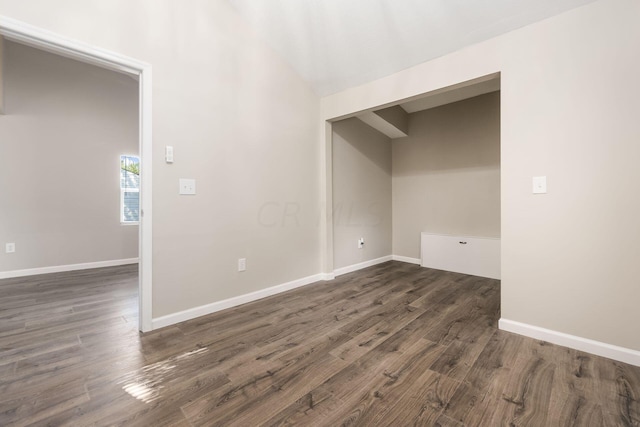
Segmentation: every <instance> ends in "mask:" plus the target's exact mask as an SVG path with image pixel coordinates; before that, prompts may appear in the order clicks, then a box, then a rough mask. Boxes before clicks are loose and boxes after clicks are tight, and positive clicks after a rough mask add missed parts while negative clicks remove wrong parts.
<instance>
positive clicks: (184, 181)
mask: <svg viewBox="0 0 640 427" xmlns="http://www.w3.org/2000/svg"><path fill="white" fill-rule="evenodd" d="M179 181H180V194H196V180H195V179H190V178H180V180H179Z"/></svg>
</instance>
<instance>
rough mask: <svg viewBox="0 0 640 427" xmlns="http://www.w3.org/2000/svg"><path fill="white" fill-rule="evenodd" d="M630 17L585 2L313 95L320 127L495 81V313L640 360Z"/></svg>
mask: <svg viewBox="0 0 640 427" xmlns="http://www.w3.org/2000/svg"><path fill="white" fill-rule="evenodd" d="M639 19H640V2H638V1H635V0H602V1H599V2H595V3H592V4H589V5H587V6H584V7H581V8H578V9H575V10H572V11H569V12H567V13H564V14H562V15H558V16H556V17H554V18H551V19H548V20H545V21H542V22H540V23H537V24H533V25H530V26H527V27H524V28H522V29H519V30H517V31H514V32H511V33H508V34H506V35H503V36H500V37H497V38H494V39H492V40H488V41H486V42H484V43H479V44H477V45H474V46H470V47H468V48H465V49H462V50H460V51H458V52H455V53H452V54H450V55H446V56H443V57H441V58H439V59H436V60H433V61H430V62H427V63H424V64H421V65H419V66H416V67H413V68H410V69H407V70H404V71H402V72H400V73H397V74H394V75H392V76H389V77H386V78H383V79H380V80H377V81H375V82H372V83H369V84H366V85H362V86H359V87H355V88H352V89H349V90H346V91H344V92H341V93H338V94H336V95H333V96H329V97H326V98H323V99H322V117H323V119H332V118H338V117H342V116H344V115H348V114H351V113H353V112H354V111H361V110H365V109H369V108H373V107H376V106H380V105H387V104H389V103H393V102H395V101H397V100H399V99H404V98H407V97H411V96H415V95H417V94H420V93H425V92H429V91H432V90H436V89H438V88H441V87H446V86H450V85H453V84H456V83H458V82H462V81H467V80H471V79H473V78H477V77H479V76H483V75H488V74H491V73H494V72H501V193H502V196H501V197H502V199H501V221H502V222H501V234H502V316H503V318H506V319H510V320H514V321H518V322H522V323H525V324H529V325H534V326H539V327H542V328H547V329H550V330H554V331H559V332H564V333H567V334H571V335H575V336H578V337H584V338H589V339H592V340H596V341H600V342H605V343H609V344H614V345H618V346H622V347H626V348H629V349H634V350H640V334H639V333H638V325H639V324H640V310H638V307H637V306H638V301H640V286H638V285H637V282H638V277H640V263H638V262H637V260H638V259H640V238H639V237H640V222H639V221H638V218H640V191H638V182H640V168H638V165H637V163H638V158H640V144H638V137H639V135H640V120H638V116H639V115H640V79H638V76H639V75H640V49H638V46H639V45H640V26H639V25H638V21H639ZM322 131H324V130H322ZM324 138H325V136H324V135H321V137H320V140H321V141H324ZM537 175H546V176H547V177H548V191H549V192H548V194H546V195H533V194H532V192H531V186H532V185H531V178H532V176H537ZM327 193H329V194H330V191H327Z"/></svg>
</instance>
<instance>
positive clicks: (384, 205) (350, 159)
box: [333, 118, 391, 269]
mask: <svg viewBox="0 0 640 427" xmlns="http://www.w3.org/2000/svg"><path fill="white" fill-rule="evenodd" d="M333 218H334V223H333V226H334V228H333V241H334V244H335V248H336V250H335V252H334V257H335V258H334V266H335V268H336V269H339V268H342V267H346V266H350V265H353V264H357V263H360V262H364V261H370V260H373V259H376V258H380V257H383V256H388V255H391V140H390V139H389V138H388V137H386V136H385V135H383V134H381V133H380V132H378V131H376V130H375V129H373V128H372V127H370V126H369V125H367V124H365V123H363V122H362V121H360V120H358V119H355V118H354V119H347V120H342V121H339V122H336V123H334V124H333ZM360 237H363V238H364V241H365V244H364V247H363V248H362V249H358V248H357V240H358V239H359V238H360Z"/></svg>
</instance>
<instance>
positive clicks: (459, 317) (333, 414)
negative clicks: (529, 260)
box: [0, 262, 640, 426]
mask: <svg viewBox="0 0 640 427" xmlns="http://www.w3.org/2000/svg"><path fill="white" fill-rule="evenodd" d="M136 287H137V270H136V267H135V266H125V267H114V268H105V269H96V270H86V271H80V272H71V273H64V274H50V275H42V276H34V277H29V278H18V279H6V280H1V281H0V425H1V426H13V425H55V426H58V425H72V426H89V425H98V426H103V425H109V426H111V425H124V426H191V425H194V426H213V425H221V426H222V425H224V426H226V425H237V426H257V425H265V426H275V425H302V426H308V425H311V426H316V425H317V426H340V425H345V426H352V425H362V426H410V425H425V426H432V425H433V426H437V425H440V426H462V425H467V426H499V425H509V426H520V425H523V426H524V425H528V426H639V425H640V368H638V367H633V366H630V365H626V364H623V363H619V362H615V361H612V360H608V359H604V358H600V357H597V356H593V355H590V354H586V353H581V352H578V351H575V350H571V349H567V348H564V347H559V346H555V345H551V344H548V343H545V342H541V341H536V340H532V339H528V338H525V337H521V336H518V335H514V334H510V333H507V332H502V331H498V330H497V321H498V318H499V311H500V308H499V303H500V283H499V282H498V281H496V280H490V279H483V278H478V277H473V276H466V275H462V274H455V273H447V272H443V271H437V270H430V269H425V268H421V267H418V266H414V265H410V264H403V263H399V262H389V263H385V264H380V265H378V266H375V267H371V268H368V269H365V270H361V271H359V272H355V273H351V274H347V275H344V276H341V277H339V278H338V279H336V280H334V281H330V282H320V283H317V284H314V285H309V286H306V287H304V288H300V289H297V290H294V291H290V292H287V293H285V294H281V295H277V296H273V297H270V298H267V299H264V300H260V301H257V302H254V303H251V304H246V305H243V306H241V307H238V308H234V309H230V310H226V311H223V312H218V313H215V314H212V315H209V316H205V317H202V318H198V319H194V320H192V321H188V322H184V323H181V324H178V325H175V326H171V327H167V328H164V329H160V330H157V331H154V332H151V333H148V334H144V335H140V334H139V333H138V332H137V298H136V291H137V289H136Z"/></svg>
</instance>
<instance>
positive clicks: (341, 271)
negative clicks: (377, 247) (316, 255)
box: [333, 255, 392, 277]
mask: <svg viewBox="0 0 640 427" xmlns="http://www.w3.org/2000/svg"><path fill="white" fill-rule="evenodd" d="M391 259H392V256H391V255H387V256H383V257H381V258H376V259H372V260H369V261H364V262H359V263H358V264H353V265H348V266H346V267H342V268H337V269H335V270H333V274H334V276H336V277H337V276H341V275H343V274H347V273H351V272H353V271H358V270H362V269H363V268H367V267H371V266H373V265H376V264H381V263H383V262H387V261H391Z"/></svg>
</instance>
